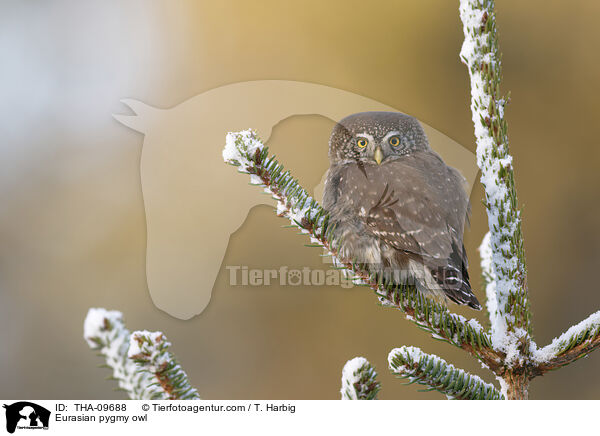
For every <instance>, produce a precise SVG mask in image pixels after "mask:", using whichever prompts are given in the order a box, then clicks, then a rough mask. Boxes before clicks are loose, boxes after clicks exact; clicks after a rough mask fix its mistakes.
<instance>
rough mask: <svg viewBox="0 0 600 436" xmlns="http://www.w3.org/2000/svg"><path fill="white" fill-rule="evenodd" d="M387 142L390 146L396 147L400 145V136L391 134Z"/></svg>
mask: <svg viewBox="0 0 600 436" xmlns="http://www.w3.org/2000/svg"><path fill="white" fill-rule="evenodd" d="M389 142H390V145H391V146H392V147H398V146H399V145H400V138H398V137H397V136H392V137H391V138H390V141H389Z"/></svg>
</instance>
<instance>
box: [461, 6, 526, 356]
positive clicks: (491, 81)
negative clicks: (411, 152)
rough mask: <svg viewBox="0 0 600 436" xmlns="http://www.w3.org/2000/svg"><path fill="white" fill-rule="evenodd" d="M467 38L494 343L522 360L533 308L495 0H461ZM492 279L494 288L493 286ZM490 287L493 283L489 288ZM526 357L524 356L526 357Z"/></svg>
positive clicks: (465, 50) (465, 51)
mask: <svg viewBox="0 0 600 436" xmlns="http://www.w3.org/2000/svg"><path fill="white" fill-rule="evenodd" d="M460 17H461V20H462V22H463V31H464V35H465V40H464V43H463V46H462V50H461V53H460V57H461V59H462V60H463V62H464V63H465V64H466V65H467V67H468V70H469V76H470V79H471V112H472V115H473V124H474V126H475V137H476V140H477V164H478V165H479V168H481V183H482V184H483V186H484V189H485V204H486V208H487V212H488V224H489V229H490V233H489V245H490V247H491V250H490V254H491V256H490V260H491V262H489V266H488V272H489V275H490V277H491V278H492V280H493V282H492V283H490V285H491V286H493V288H494V291H495V299H492V301H491V302H488V307H489V304H492V307H493V308H494V310H493V313H490V316H491V318H492V322H491V331H492V343H493V346H494V348H495V349H497V350H501V351H503V352H505V353H506V355H507V363H508V364H513V363H514V364H518V363H519V359H520V358H522V357H523V356H522V355H523V354H527V353H528V352H529V351H528V350H529V348H530V347H529V343H530V342H531V338H530V331H531V326H530V311H529V300H528V296H527V282H526V268H525V253H524V250H523V237H522V233H521V214H520V211H519V208H518V201H517V193H516V189H515V180H514V174H513V164H512V156H511V155H510V154H509V150H508V134H507V126H506V120H505V118H504V108H505V106H506V104H507V102H508V97H505V96H502V95H501V94H500V78H501V62H500V54H499V51H498V39H497V35H496V15H495V11H494V2H493V0H461V2H460ZM490 285H488V288H489V287H490ZM488 290H489V289H488ZM521 363H522V361H521Z"/></svg>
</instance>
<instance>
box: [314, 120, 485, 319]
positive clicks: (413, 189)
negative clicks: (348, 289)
mask: <svg viewBox="0 0 600 436" xmlns="http://www.w3.org/2000/svg"><path fill="white" fill-rule="evenodd" d="M329 161H330V167H329V170H328V171H327V177H326V181H325V191H324V195H323V206H324V208H325V209H326V210H327V211H328V212H329V215H330V226H329V228H330V229H332V230H331V234H330V241H331V245H332V248H333V249H334V250H335V251H336V253H337V257H338V259H340V260H342V261H346V262H357V263H360V264H362V265H365V267H366V268H367V270H368V272H369V273H371V274H376V275H378V276H382V277H383V278H385V279H386V280H388V281H392V282H393V283H406V284H412V285H414V286H416V288H417V289H418V290H419V291H420V292H422V293H423V294H424V295H426V296H428V297H430V298H434V299H436V300H438V301H444V302H445V301H447V300H450V301H453V302H455V303H458V304H466V305H468V306H470V307H472V308H474V309H481V305H480V304H479V302H478V301H477V298H476V297H475V295H474V294H473V291H472V290H471V285H470V283H469V273H468V271H467V266H468V264H467V255H466V252H465V248H464V245H463V231H464V226H465V221H466V220H467V217H468V213H469V200H468V198H467V194H466V192H465V190H464V187H463V185H464V179H463V178H462V176H461V175H460V173H459V172H458V171H457V170H455V169H454V168H451V167H449V166H447V165H446V164H445V163H444V161H443V160H442V158H441V157H440V156H439V155H438V154H437V153H435V152H434V151H433V150H432V149H431V148H430V147H429V143H428V140H427V137H426V136H425V132H424V131H423V128H422V127H421V125H420V124H419V122H418V121H417V120H416V119H415V118H413V117H411V116H408V115H405V114H401V113H395V112H363V113H358V114H354V115H350V116H348V117H346V118H344V119H343V120H341V121H340V122H339V123H337V124H336V126H335V127H334V128H333V131H332V133H331V138H330V140H329Z"/></svg>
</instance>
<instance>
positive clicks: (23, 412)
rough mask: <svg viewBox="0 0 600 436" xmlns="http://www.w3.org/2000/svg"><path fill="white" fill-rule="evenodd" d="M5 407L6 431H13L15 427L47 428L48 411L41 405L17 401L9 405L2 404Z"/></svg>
mask: <svg viewBox="0 0 600 436" xmlns="http://www.w3.org/2000/svg"><path fill="white" fill-rule="evenodd" d="M3 407H4V408H5V409H6V431H8V432H9V433H14V432H15V429H17V428H18V429H28V430H36V429H42V430H48V423H49V422H50V411H49V410H48V409H46V408H44V407H42V406H38V405H37V404H35V403H30V402H29V401H19V402H17V403H13V404H10V405H7V404H4V406H3Z"/></svg>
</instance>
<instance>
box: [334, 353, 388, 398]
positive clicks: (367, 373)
mask: <svg viewBox="0 0 600 436" xmlns="http://www.w3.org/2000/svg"><path fill="white" fill-rule="evenodd" d="M380 389H381V384H380V383H379V382H378V381H377V372H376V371H375V368H373V365H371V364H370V363H369V361H368V360H367V359H365V358H364V357H355V358H354V359H352V360H349V361H348V362H346V364H345V365H344V369H343V371H342V388H341V390H340V393H341V394H342V400H376V399H377V393H378V392H379V390H380Z"/></svg>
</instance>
